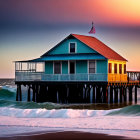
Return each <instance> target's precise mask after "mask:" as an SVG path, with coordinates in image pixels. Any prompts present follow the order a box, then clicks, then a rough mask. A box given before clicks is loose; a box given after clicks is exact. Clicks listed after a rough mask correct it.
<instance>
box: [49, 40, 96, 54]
mask: <svg viewBox="0 0 140 140" xmlns="http://www.w3.org/2000/svg"><path fill="white" fill-rule="evenodd" d="M70 42H74V43H76V53H97V52H96V51H94V50H93V49H91V48H90V47H88V46H87V45H85V44H84V43H82V42H80V41H79V40H77V39H67V40H65V41H64V42H62V43H60V44H59V45H58V46H57V47H56V48H54V49H53V50H52V51H50V52H49V54H68V53H69V43H70Z"/></svg>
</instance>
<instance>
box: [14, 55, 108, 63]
mask: <svg viewBox="0 0 140 140" xmlns="http://www.w3.org/2000/svg"><path fill="white" fill-rule="evenodd" d="M68 60H107V59H106V58H105V57H104V56H102V55H100V54H80V55H79V54H75V55H48V56H45V57H40V58H37V59H32V60H26V61H15V62H45V61H68Z"/></svg>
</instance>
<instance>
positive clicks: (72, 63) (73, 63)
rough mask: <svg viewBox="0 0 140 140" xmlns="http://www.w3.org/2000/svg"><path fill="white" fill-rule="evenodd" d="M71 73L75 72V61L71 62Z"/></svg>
mask: <svg viewBox="0 0 140 140" xmlns="http://www.w3.org/2000/svg"><path fill="white" fill-rule="evenodd" d="M69 66H70V74H74V73H75V62H70V65H69Z"/></svg>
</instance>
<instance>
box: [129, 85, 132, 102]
mask: <svg viewBox="0 0 140 140" xmlns="http://www.w3.org/2000/svg"><path fill="white" fill-rule="evenodd" d="M132 89H133V87H132V86H130V87H129V102H132Z"/></svg>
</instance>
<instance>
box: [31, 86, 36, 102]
mask: <svg viewBox="0 0 140 140" xmlns="http://www.w3.org/2000/svg"><path fill="white" fill-rule="evenodd" d="M35 88H36V87H35V85H33V98H32V101H33V102H35V93H36V92H35Z"/></svg>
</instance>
